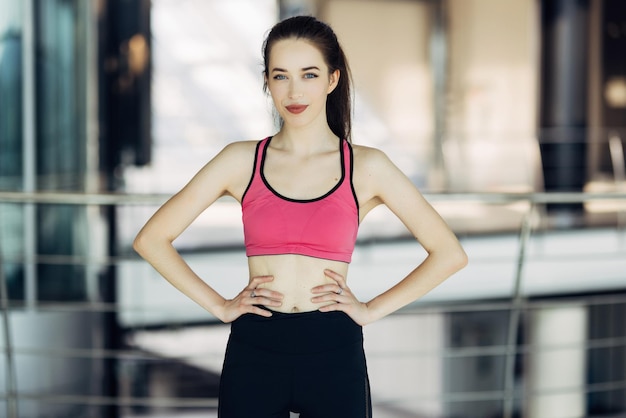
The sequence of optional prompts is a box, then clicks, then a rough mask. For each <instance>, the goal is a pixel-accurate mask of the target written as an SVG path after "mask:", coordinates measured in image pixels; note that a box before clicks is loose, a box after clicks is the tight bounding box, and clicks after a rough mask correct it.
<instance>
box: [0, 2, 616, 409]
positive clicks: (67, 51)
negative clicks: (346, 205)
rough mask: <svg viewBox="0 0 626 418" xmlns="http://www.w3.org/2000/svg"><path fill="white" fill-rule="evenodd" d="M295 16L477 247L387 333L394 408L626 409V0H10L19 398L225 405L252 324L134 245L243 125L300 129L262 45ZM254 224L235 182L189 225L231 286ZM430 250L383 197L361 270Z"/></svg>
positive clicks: (14, 376) (374, 342) (204, 265)
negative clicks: (239, 325) (224, 388)
mask: <svg viewBox="0 0 626 418" xmlns="http://www.w3.org/2000/svg"><path fill="white" fill-rule="evenodd" d="M295 14H312V15H315V16H317V17H319V18H321V19H323V20H325V21H327V22H328V23H330V24H331V25H332V26H333V27H334V28H335V30H336V32H337V34H338V36H339V38H340V41H341V42H342V44H343V46H344V49H345V52H346V54H347V56H348V60H349V62H350V64H351V67H352V72H353V77H354V83H355V97H354V99H355V107H354V109H355V114H354V118H355V120H354V136H353V140H354V142H355V143H358V144H365V145H371V146H376V147H378V148H380V149H382V150H383V151H385V152H386V153H387V154H388V155H389V156H390V157H391V159H392V160H393V161H395V162H396V164H397V165H398V166H400V168H402V170H403V171H404V172H405V173H407V175H409V177H410V178H411V179H412V180H413V181H414V183H415V184H416V185H417V186H418V187H419V188H420V189H421V190H422V192H423V193H424V194H425V196H426V197H427V199H428V200H429V201H430V202H431V203H432V204H433V205H434V206H435V208H436V209H437V210H438V211H439V212H440V213H441V214H442V216H443V217H444V218H445V219H446V220H447V221H448V222H449V223H450V225H451V226H452V228H453V229H454V231H455V232H456V233H457V235H458V236H459V238H460V240H461V242H462V244H463V245H464V247H465V248H466V251H467V252H468V255H469V257H470V264H469V266H468V267H467V268H466V269H465V270H463V271H461V272H460V273H458V274H457V275H455V276H453V277H452V278H451V279H449V280H448V281H446V282H445V283H444V284H443V285H442V286H440V287H438V288H437V289H435V290H434V291H433V292H431V293H430V294H428V295H427V296H426V297H424V298H423V299H422V300H420V301H418V302H416V303H414V304H412V305H410V306H408V307H407V308H405V309H403V310H401V311H400V312H398V313H396V314H394V315H391V316H389V317H387V318H385V319H383V320H381V321H379V322H377V323H374V324H371V325H368V326H367V327H366V328H365V330H364V332H365V340H366V341H365V344H366V352H367V355H368V366H369V371H370V379H371V385H372V399H373V404H374V413H375V414H374V416H376V417H377V418H391V417H397V418H404V417H406V418H408V417H413V418H418V417H419V418H422V417H424V418H426V417H429V418H431V417H432V418H434V417H445V418H492V417H506V418H511V417H533V418H561V417H562V418H574V417H626V321H625V319H626V231H625V228H626V173H625V172H626V164H625V162H624V142H625V139H626V1H624V0H93V1H91V0H0V290H1V304H2V311H1V314H2V315H1V318H0V321H1V322H0V332H1V334H0V347H1V350H0V355H1V357H2V359H1V360H0V416H3V417H10V418H14V417H47V418H52V417H55V418H56V417H64V418H69V417H93V418H104V417H107V418H109V417H110V418H118V417H123V418H138V417H153V418H164V417H188V418H191V417H194V418H195V417H216V416H217V415H216V410H217V409H216V406H217V394H218V384H219V373H220V369H221V363H222V361H223V352H224V348H225V344H226V339H227V337H228V332H229V327H228V326H227V325H223V324H221V323H219V321H217V320H216V319H215V318H214V317H212V316H211V315H209V314H208V313H207V312H205V311H203V310H202V309H201V308H199V307H197V306H196V305H194V304H193V302H191V301H189V300H187V299H186V298H185V297H184V296H182V295H181V294H179V293H178V292H177V291H176V290H175V289H174V288H173V287H172V286H171V285H169V284H168V283H167V282H166V281H165V280H164V279H162V278H161V277H159V275H158V274H157V273H156V272H155V271H154V270H153V269H152V268H151V267H150V266H149V265H147V263H145V262H144V261H142V260H140V259H139V257H138V256H137V255H136V254H135V253H134V252H133V251H132V248H131V242H132V239H133V238H134V236H135V234H136V233H137V232H138V230H139V228H140V227H141V226H142V225H143V224H144V223H145V221H146V220H147V219H148V217H149V216H150V215H151V214H152V213H154V211H155V210H156V209H157V208H158V206H159V205H160V204H162V203H163V202H164V201H165V200H166V199H167V197H169V196H170V195H171V194H173V193H175V192H176V191H177V190H178V189H180V188H181V187H182V186H183V185H184V184H185V183H186V182H187V181H188V180H189V179H190V178H191V176H193V174H194V173H195V172H196V171H197V170H198V169H200V168H201V167H202V165H204V164H205V163H206V162H207V161H208V160H209V159H210V158H211V157H212V156H213V155H215V154H216V153H217V152H218V150H220V149H221V148H222V147H223V146H224V145H225V144H227V143H229V142H232V141H237V140H257V139H261V138H263V137H265V136H267V135H270V134H272V133H273V132H275V130H276V127H275V123H274V120H273V115H272V108H271V104H270V101H269V100H268V98H267V97H266V96H265V95H264V93H263V92H262V73H261V72H262V59H261V43H262V40H263V38H264V35H265V34H266V33H267V30H268V29H269V28H270V27H271V26H272V25H273V24H274V23H276V22H277V21H278V20H279V19H282V18H285V17H288V16H291V15H295ZM240 218H241V211H240V207H239V205H238V204H237V202H235V201H234V200H232V199H221V200H220V201H218V202H217V203H216V204H215V205H214V206H212V207H211V208H209V209H208V210H207V211H206V212H205V213H204V214H203V215H201V216H200V218H198V220H197V221H196V222H195V223H194V224H193V225H192V227H191V228H190V229H189V230H188V231H186V232H185V233H184V234H183V235H182V236H181V237H180V238H179V239H178V240H177V241H176V242H175V244H176V246H177V248H178V249H179V250H180V251H181V252H182V253H183V254H184V256H185V258H186V259H187V260H188V261H189V263H190V264H191V265H192V267H193V268H194V269H195V270H196V271H197V272H198V273H199V274H200V275H201V276H202V277H204V278H206V280H207V281H208V282H209V283H210V284H211V285H212V286H214V287H215V288H216V289H217V290H218V291H220V292H222V293H223V294H224V295H225V296H227V297H228V296H234V295H235V294H236V293H237V292H238V291H239V290H240V289H241V288H242V287H243V286H244V284H245V283H246V281H247V270H246V260H245V252H244V248H243V234H242V228H241V220H240ZM424 256H425V253H424V251H423V249H422V248H421V247H420V245H419V243H418V242H415V240H414V239H413V238H412V237H410V236H408V235H407V232H406V231H405V229H404V228H403V226H402V225H401V224H400V223H399V222H398V221H397V220H395V218H394V217H393V216H392V215H391V214H390V213H389V211H388V210H386V209H384V208H377V209H376V210H375V211H374V212H372V213H371V214H370V215H369V216H368V218H367V219H366V221H365V222H364V223H363V224H362V226H361V229H360V232H359V237H358V242H357V248H356V250H355V253H354V257H353V262H352V265H351V277H352V279H351V287H352V289H353V291H354V292H355V293H356V294H357V295H358V296H359V297H360V298H361V299H362V300H367V299H368V298H371V297H372V296H374V295H375V294H377V293H379V292H380V291H382V290H383V289H386V288H388V287H389V286H391V285H393V284H394V283H396V282H397V281H398V280H400V278H402V277H404V275H405V274H406V273H408V272H409V271H410V270H411V269H412V268H413V266H414V265H415V264H416V263H418V262H420V261H421V260H422V259H423V258H424ZM260 384H263V383H262V382H260ZM294 416H295V415H294Z"/></svg>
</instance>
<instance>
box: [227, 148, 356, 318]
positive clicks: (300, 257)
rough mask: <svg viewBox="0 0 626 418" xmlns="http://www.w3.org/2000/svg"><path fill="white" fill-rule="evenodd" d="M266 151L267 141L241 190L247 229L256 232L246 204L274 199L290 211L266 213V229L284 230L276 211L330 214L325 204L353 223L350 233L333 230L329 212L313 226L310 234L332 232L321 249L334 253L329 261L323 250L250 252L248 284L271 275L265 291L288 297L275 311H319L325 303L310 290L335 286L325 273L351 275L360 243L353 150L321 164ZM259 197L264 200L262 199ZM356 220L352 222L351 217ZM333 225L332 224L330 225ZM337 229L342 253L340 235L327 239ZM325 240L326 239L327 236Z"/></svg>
mask: <svg viewBox="0 0 626 418" xmlns="http://www.w3.org/2000/svg"><path fill="white" fill-rule="evenodd" d="M267 149H269V142H268V140H266V141H263V142H261V143H259V147H256V149H255V162H254V163H253V164H251V165H252V167H250V169H253V170H254V171H253V173H252V175H251V176H250V177H249V183H248V185H247V187H246V190H245V191H243V192H242V194H241V199H239V200H240V201H241V202H242V208H243V212H244V216H243V218H244V230H248V231H249V230H252V231H253V230H254V228H251V227H250V226H249V225H247V224H246V221H247V218H249V217H250V215H249V214H250V213H254V211H255V208H254V207H253V208H252V209H250V208H248V207H246V206H245V205H246V204H247V205H248V206H250V205H251V202H254V200H255V199H258V200H270V199H273V204H274V205H278V206H283V204H284V205H290V206H288V207H287V208H282V207H279V208H277V209H274V208H271V210H268V209H267V208H266V209H265V210H266V212H265V217H263V219H269V221H268V222H269V224H268V225H267V226H263V227H266V228H271V229H270V231H273V230H274V229H275V228H281V227H282V228H284V227H285V225H278V226H274V225H273V222H275V221H276V220H272V219H273V218H276V216H275V212H276V211H283V210H285V212H286V213H291V214H293V215H295V217H296V218H297V216H298V212H299V211H300V210H302V211H303V212H306V211H308V212H310V213H317V212H316V210H313V211H312V210H311V208H313V209H315V208H316V207H317V208H320V209H322V207H323V209H322V210H327V206H331V207H332V206H333V204H334V205H338V206H340V207H341V211H342V212H341V211H340V212H339V213H338V214H336V216H338V217H339V218H340V219H341V218H342V216H343V219H344V222H345V223H346V224H352V226H351V227H348V230H346V231H341V230H344V229H345V228H343V227H342V226H341V225H342V224H337V222H335V224H334V225H333V226H330V227H329V226H328V225H329V222H328V221H329V220H330V219H333V218H334V217H333V214H332V213H327V214H324V216H325V217H324V218H323V219H324V221H322V220H320V219H318V220H317V222H318V223H319V225H317V226H316V225H313V231H312V232H310V233H311V234H313V235H315V234H316V232H315V230H316V229H324V228H327V229H328V228H331V229H329V230H328V231H326V235H327V236H326V238H322V239H326V240H327V241H331V242H329V243H328V248H322V253H323V251H329V253H331V255H330V256H329V257H328V258H326V257H325V256H323V255H322V256H320V255H319V251H317V250H316V249H315V250H312V251H313V254H308V255H307V254H306V252H307V251H306V250H305V251H304V254H303V253H299V252H298V251H295V253H281V252H280V251H276V252H273V251H271V249H270V250H269V251H266V250H260V252H259V251H257V254H252V255H251V254H248V267H249V277H250V280H251V279H252V278H253V277H256V276H265V275H271V276H273V278H274V280H273V281H271V282H268V283H265V284H264V285H263V287H266V288H269V289H272V290H275V291H278V292H280V293H282V294H283V295H284V299H283V304H282V306H280V307H278V308H276V307H272V309H274V310H277V311H280V312H286V313H290V312H307V311H313V310H317V309H318V308H320V307H321V306H322V305H321V304H319V303H313V302H312V301H311V298H313V297H314V296H316V295H314V294H313V293H312V292H311V289H312V288H313V287H315V286H319V285H322V284H327V283H334V281H333V280H332V279H330V278H329V277H327V276H325V274H324V270H326V269H330V270H333V271H335V272H337V273H339V274H341V275H342V276H344V277H346V276H347V273H348V266H349V261H350V260H349V258H350V256H351V251H352V249H353V248H354V240H356V228H358V222H359V207H358V201H357V198H356V193H355V191H354V188H353V187H352V167H351V166H352V164H353V162H352V149H351V147H350V146H348V145H346V144H344V143H343V141H342V143H341V147H340V148H339V149H338V150H337V152H336V153H329V155H326V156H323V158H319V159H318V160H315V159H314V160H313V161H295V162H294V161H292V160H291V159H288V158H287V157H286V156H285V155H282V154H281V151H279V150H272V152H271V153H267ZM266 153H267V155H266ZM266 157H267V159H266ZM266 160H267V161H266ZM268 162H269V163H268ZM265 163H268V164H265ZM291 164H292V165H291ZM290 165H291V166H290ZM267 166H269V167H267ZM248 173H250V171H248ZM248 175H250V174H248ZM298 186H301V187H298ZM260 194H262V196H260V197H259V195H260ZM287 196H288V197H287ZM246 199H247V200H246ZM326 199H328V200H326ZM337 200H340V202H339V203H336V201H337ZM333 202H334V203H333ZM313 205H317V206H313ZM350 205H352V206H354V208H351V209H349V210H348V209H347V206H350ZM289 211H291V212H289ZM294 211H295V212H294ZM346 211H347V212H346ZM261 216H263V215H261ZM352 216H353V217H354V220H352V219H351V217H352ZM290 218H291V217H290ZM335 221H336V220H335ZM298 222H300V221H298ZM248 223H252V222H248ZM257 223H258V220H257ZM330 224H331V225H332V222H330ZM287 226H288V227H289V228H297V227H298V226H299V225H298V224H292V225H287ZM335 230H337V232H338V233H340V234H342V235H344V237H343V238H342V237H338V241H342V243H343V244H342V245H340V249H338V250H337V245H338V244H337V243H336V242H335V241H336V240H337V239H336V238H337V237H335V236H333V235H332V234H331V235H328V234H329V233H330V232H332V231H335ZM322 232H323V231H322ZM305 233H306V231H305ZM346 234H348V235H351V234H353V235H354V236H353V237H345V235H346ZM248 235H252V234H250V233H249V234H247V235H246V245H247V250H248V251H247V252H250V251H249V244H250V242H249V241H252V239H250V237H249V236H248ZM270 235H271V232H270ZM273 235H274V238H275V237H276V236H277V235H278V236H280V234H273ZM322 237H324V234H323V233H322ZM271 238H272V237H271V236H270V239H271ZM257 241H259V240H257ZM350 241H352V242H351V245H352V247H351V248H349V252H350V254H349V255H347V254H346V251H348V250H346V247H350V245H349V244H350ZM261 244H263V242H261ZM323 244H324V243H323V242H322V245H323ZM335 250H336V251H340V252H341V251H343V253H342V254H339V255H336V256H335V255H334V254H332V252H333V251H335ZM331 258H334V259H331ZM346 278H347V277H346Z"/></svg>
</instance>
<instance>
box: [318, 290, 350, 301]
mask: <svg viewBox="0 0 626 418" xmlns="http://www.w3.org/2000/svg"><path fill="white" fill-rule="evenodd" d="M311 302H313V303H324V302H334V303H349V302H350V298H349V297H347V296H345V295H338V294H337V293H334V292H330V293H326V294H324V295H321V296H315V297H314V298H311Z"/></svg>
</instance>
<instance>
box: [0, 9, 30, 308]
mask: <svg viewBox="0 0 626 418" xmlns="http://www.w3.org/2000/svg"><path fill="white" fill-rule="evenodd" d="M0 10H2V13H0V190H7V191H19V190H21V188H22V25H21V21H22V3H21V2H20V1H12V0H0ZM22 231H23V216H22V208H21V207H20V206H19V205H12V204H0V268H1V269H2V273H3V274H4V277H5V279H6V280H7V286H8V290H9V298H10V299H12V300H16V299H17V300H23V298H24V269H23V266H22V265H21V264H20V263H19V258H20V255H21V254H23V248H24V241H23V232H22Z"/></svg>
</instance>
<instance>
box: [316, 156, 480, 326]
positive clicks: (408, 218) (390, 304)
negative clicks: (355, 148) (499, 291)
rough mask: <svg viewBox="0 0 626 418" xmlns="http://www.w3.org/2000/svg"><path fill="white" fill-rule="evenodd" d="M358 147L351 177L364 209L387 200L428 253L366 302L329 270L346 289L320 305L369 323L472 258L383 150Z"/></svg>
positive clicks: (444, 277) (444, 278)
mask: <svg viewBox="0 0 626 418" xmlns="http://www.w3.org/2000/svg"><path fill="white" fill-rule="evenodd" d="M359 148H360V150H359V158H358V159H357V158H355V172H354V180H353V181H354V185H355V189H356V190H357V195H358V197H359V201H360V202H361V205H360V209H361V210H365V211H369V210H370V209H371V208H372V207H374V206H376V205H377V204H385V205H386V206H387V207H388V208H389V209H390V210H391V211H392V212H393V213H394V214H395V215H396V216H397V217H398V218H399V219H400V220H401V221H402V222H403V223H404V225H405V226H406V227H407V228H408V230H409V231H410V232H411V233H412V234H413V236H414V237H415V238H416V239H417V240H418V241H419V242H420V244H421V245H422V247H423V248H424V249H425V250H426V252H427V253H428V255H427V257H426V259H424V261H423V262H421V263H420V264H419V265H417V266H416V267H415V269H414V270H413V271H411V272H410V273H409V274H408V275H407V276H406V277H405V278H403V279H402V280H401V281H399V282H398V283H397V284H396V285H395V286H393V287H391V288H390V289H388V290H387V291H385V292H383V293H381V294H380V295H378V296H376V297H375V298H373V299H372V300H370V301H369V302H367V303H361V302H359V301H358V300H356V298H355V297H354V295H353V294H352V292H350V291H349V289H348V288H347V286H346V283H345V278H344V277H342V276H340V275H338V274H336V273H334V272H331V271H329V272H327V273H326V274H327V275H328V276H329V277H330V278H332V279H333V280H335V282H337V284H338V285H339V287H341V288H345V289H348V291H346V292H343V291H342V292H341V293H342V294H341V295H340V302H339V303H338V304H335V305H339V306H335V305H328V306H326V307H325V308H321V309H320V310H343V311H345V312H346V313H347V314H349V315H350V316H351V317H352V319H353V320H355V322H357V323H359V324H361V325H365V324H367V323H370V322H373V321H376V320H378V319H380V318H382V317H384V316H387V315H389V314H390V313H392V312H394V311H396V310H398V309H400V308H402V307H404V306H406V305H408V304H409V303H411V302H414V301H415V300H417V299H419V298H421V297H422V296H424V295H425V294H426V293H428V292H429V291H431V290H432V289H434V288H435V287H437V286H438V285H439V284H440V283H442V282H443V281H444V280H446V279H447V278H448V277H450V276H451V275H452V274H454V273H456V272H457V271H459V270H460V269H462V268H463V267H464V266H465V265H466V264H467V261H468V260H467V255H466V254H465V251H464V250H463V248H462V247H461V244H460V243H459V241H458V239H457V237H456V236H455V234H454V233H453V232H452V230H451V229H450V228H449V227H448V225H447V224H446V222H445V221H444V220H443V218H442V217H441V216H440V215H439V214H438V213H437V211H435V209H434V208H433V207H432V206H431V205H430V204H429V203H428V202H427V201H426V199H425V198H424V196H423V195H422V194H421V193H420V191H419V190H418V189H417V188H416V187H415V186H414V185H413V183H412V182H411V181H410V180H409V178H408V177H407V176H406V175H405V174H404V173H402V171H400V169H398V168H397V167H396V166H395V165H394V164H393V163H392V162H391V161H390V160H389V158H387V156H386V155H385V154H384V153H383V152H381V151H379V150H376V149H372V148H364V147H359ZM357 164H358V165H357ZM341 305H342V306H341Z"/></svg>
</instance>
